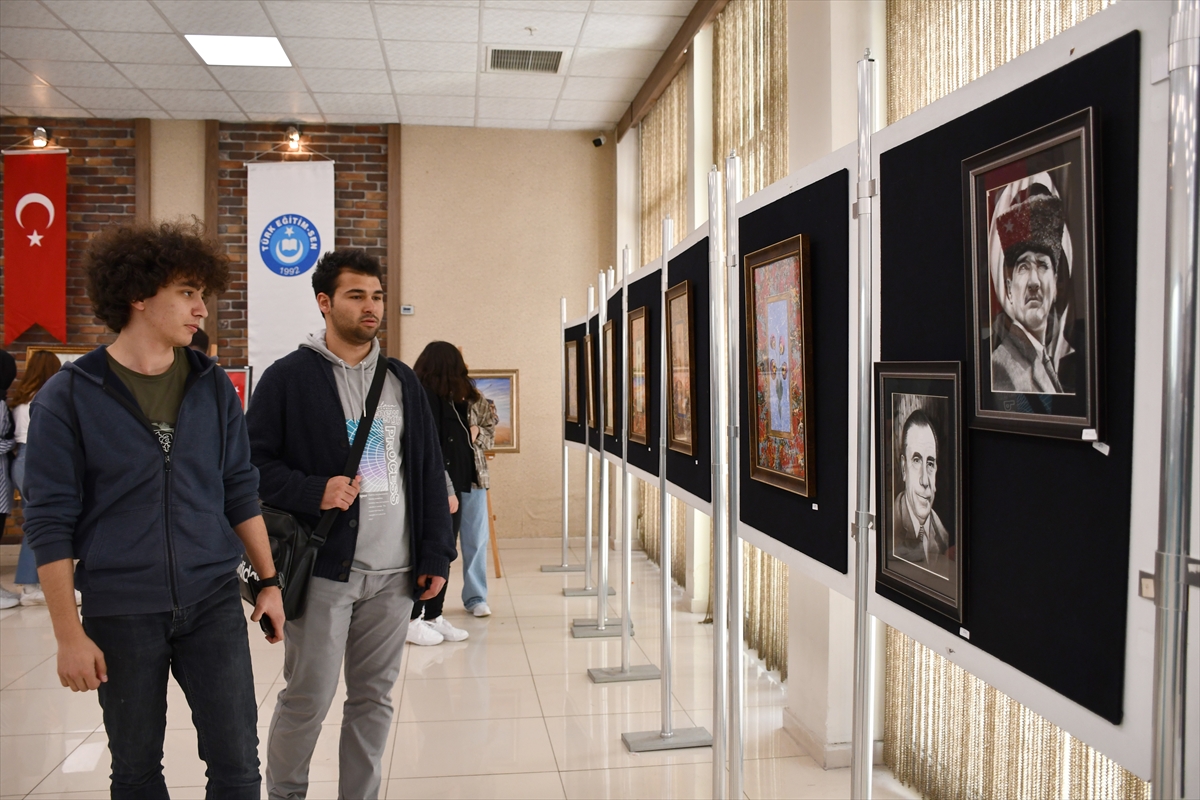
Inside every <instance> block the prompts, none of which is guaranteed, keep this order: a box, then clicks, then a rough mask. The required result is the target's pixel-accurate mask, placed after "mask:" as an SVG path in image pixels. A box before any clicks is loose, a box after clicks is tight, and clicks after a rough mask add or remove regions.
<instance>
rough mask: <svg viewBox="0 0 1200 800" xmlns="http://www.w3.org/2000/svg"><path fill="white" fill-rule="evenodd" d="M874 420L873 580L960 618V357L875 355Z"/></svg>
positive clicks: (963, 539) (963, 554)
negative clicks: (877, 357)
mask: <svg viewBox="0 0 1200 800" xmlns="http://www.w3.org/2000/svg"><path fill="white" fill-rule="evenodd" d="M875 424H876V436H875V447H876V450H875V463H876V468H877V470H878V480H877V481H876V506H875V507H876V509H877V510H878V511H877V520H878V522H877V524H876V540H875V541H876V551H875V553H876V557H875V579H876V582H877V583H880V584H883V585H885V586H888V587H890V588H892V589H894V590H895V591H897V592H900V593H901V594H903V595H905V596H906V597H910V598H912V599H913V600H916V601H917V602H919V603H922V604H924V605H926V606H928V607H929V608H932V609H934V610H935V611H938V612H939V613H941V614H944V615H945V616H947V617H949V618H951V619H953V620H955V621H957V622H960V623H961V622H962V621H963V619H964V616H963V607H964V603H963V599H964V597H965V591H964V589H965V585H966V564H967V560H966V559H967V550H968V548H967V536H966V535H965V533H966V530H965V527H964V519H965V508H964V500H965V497H964V487H965V485H966V482H965V480H964V470H965V467H966V457H965V456H966V453H965V452H964V450H965V439H964V437H963V426H962V366H961V364H959V362H957V361H936V362H877V363H876V364H875ZM930 451H932V458H931V457H930ZM922 513H924V516H922Z"/></svg>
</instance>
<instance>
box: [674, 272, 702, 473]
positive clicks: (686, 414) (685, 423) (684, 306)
mask: <svg viewBox="0 0 1200 800" xmlns="http://www.w3.org/2000/svg"><path fill="white" fill-rule="evenodd" d="M695 331H696V328H695V321H694V320H693V318H692V282H691V281H684V282H683V283H680V284H677V285H675V286H672V287H671V288H670V289H668V290H667V333H668V336H667V363H668V364H669V365H670V371H671V380H670V384H669V385H668V386H667V409H668V412H669V413H668V414H667V423H668V424H667V447H668V448H670V449H671V450H675V451H677V452H680V453H684V454H685V455H689V456H691V455H695V454H696V435H697V429H696V427H697V426H696V414H695V412H694V411H693V409H694V408H695V405H696V347H695V343H694V342H695Z"/></svg>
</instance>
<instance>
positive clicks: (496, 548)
mask: <svg viewBox="0 0 1200 800" xmlns="http://www.w3.org/2000/svg"><path fill="white" fill-rule="evenodd" d="M495 457H496V456H495V455H493V454H492V453H488V454H487V458H488V460H489V461H491V460H492V459H493V458H495ZM487 503H488V510H487V515H488V533H489V535H490V538H491V540H492V565H493V566H494V567H495V569H496V577H497V578H503V577H504V576H503V575H502V574H501V573H500V545H498V544H497V543H496V515H495V514H493V513H492V492H491V490H490V489H489V490H488V492H487Z"/></svg>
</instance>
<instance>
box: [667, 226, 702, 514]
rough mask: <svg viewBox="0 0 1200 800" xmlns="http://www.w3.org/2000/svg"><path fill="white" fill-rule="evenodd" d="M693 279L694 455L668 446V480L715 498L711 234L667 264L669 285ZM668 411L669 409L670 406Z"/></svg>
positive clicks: (699, 495) (692, 491)
mask: <svg viewBox="0 0 1200 800" xmlns="http://www.w3.org/2000/svg"><path fill="white" fill-rule="evenodd" d="M682 281H691V283H692V286H691V291H692V310H691V313H692V331H693V341H692V359H693V361H692V363H693V364H694V365H695V370H696V402H695V403H694V404H693V405H692V413H693V414H694V415H695V417H696V442H695V453H694V455H690V456H689V455H685V454H684V453H680V452H677V451H675V450H672V449H671V448H669V447H668V448H667V480H668V481H670V482H671V483H673V484H675V485H676V486H678V487H679V488H681V489H686V490H687V491H689V492H691V493H692V494H694V495H695V496H696V497H699V498H700V499H701V500H706V501H709V502H711V501H712V425H711V420H712V408H711V389H712V377H711V373H712V363H711V362H712V358H711V357H710V355H709V347H710V345H709V340H710V330H711V328H712V325H711V320H710V319H709V313H708V304H709V288H708V284H709V280H708V237H707V236H706V237H704V238H703V239H701V240H700V241H698V242H696V244H694V245H692V246H691V247H689V248H688V249H687V250H685V251H683V252H682V253H680V254H679V255H678V256H676V257H675V258H673V259H671V260H670V262H669V263H668V265H667V287H668V288H670V287H672V286H675V285H677V284H679V283H680V282H682ZM668 413H670V410H669V409H668Z"/></svg>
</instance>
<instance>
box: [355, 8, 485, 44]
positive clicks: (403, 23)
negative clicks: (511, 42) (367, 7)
mask: <svg viewBox="0 0 1200 800" xmlns="http://www.w3.org/2000/svg"><path fill="white" fill-rule="evenodd" d="M375 16H376V17H377V18H378V20H379V33H380V35H381V36H382V37H383V38H384V39H398V40H401V41H406V42H477V41H479V9H477V8H447V7H442V6H424V5H412V4H409V3H404V4H388V5H383V4H380V5H377V6H375Z"/></svg>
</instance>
